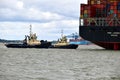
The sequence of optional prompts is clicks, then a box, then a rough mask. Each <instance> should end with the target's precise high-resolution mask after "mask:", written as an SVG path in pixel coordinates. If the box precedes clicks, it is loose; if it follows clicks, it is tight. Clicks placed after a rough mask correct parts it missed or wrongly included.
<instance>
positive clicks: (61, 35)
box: [61, 29, 63, 37]
mask: <svg viewBox="0 0 120 80" xmlns="http://www.w3.org/2000/svg"><path fill="white" fill-rule="evenodd" d="M61 37H63V29H62V30H61Z"/></svg>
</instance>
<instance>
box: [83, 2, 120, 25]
mask: <svg viewBox="0 0 120 80" xmlns="http://www.w3.org/2000/svg"><path fill="white" fill-rule="evenodd" d="M119 18H120V1H119V0H88V4H81V19H83V23H84V24H83V25H85V26H90V25H92V26H120V20H119Z"/></svg>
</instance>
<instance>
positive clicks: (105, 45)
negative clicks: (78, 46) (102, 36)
mask: <svg viewBox="0 0 120 80" xmlns="http://www.w3.org/2000/svg"><path fill="white" fill-rule="evenodd" d="M94 43H95V44H97V45H99V46H101V47H103V48H105V49H109V50H120V43H116V42H114V43H108V42H94Z"/></svg>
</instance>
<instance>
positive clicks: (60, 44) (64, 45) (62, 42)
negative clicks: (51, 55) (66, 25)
mask: <svg viewBox="0 0 120 80" xmlns="http://www.w3.org/2000/svg"><path fill="white" fill-rule="evenodd" d="M77 47H78V45H77V44H70V43H69V42H67V37H66V36H63V34H62V38H60V39H58V41H57V42H56V43H54V44H52V45H51V46H50V47H49V48H58V49H76V48H77Z"/></svg>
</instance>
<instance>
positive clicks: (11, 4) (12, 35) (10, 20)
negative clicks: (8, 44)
mask: <svg viewBox="0 0 120 80" xmlns="http://www.w3.org/2000/svg"><path fill="white" fill-rule="evenodd" d="M80 3H87V0H0V38H2V39H10V40H14V39H17V40H23V39H24V35H27V34H29V25H30V24H31V25H32V29H33V32H35V33H36V34H37V36H38V39H44V40H56V39H58V38H59V37H61V36H60V35H61V30H63V31H64V34H65V35H69V34H72V33H75V32H78V31H79V16H80V12H79V11H80V8H79V5H80Z"/></svg>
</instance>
